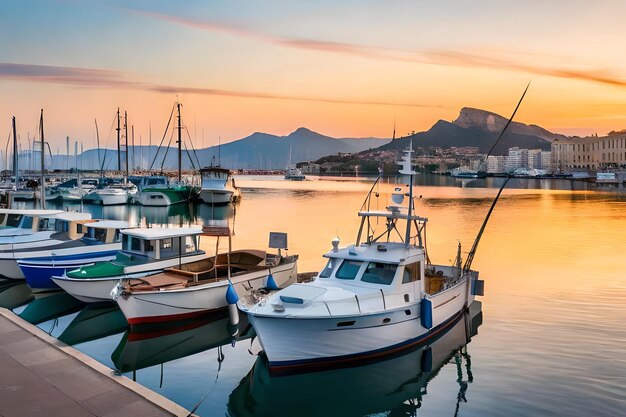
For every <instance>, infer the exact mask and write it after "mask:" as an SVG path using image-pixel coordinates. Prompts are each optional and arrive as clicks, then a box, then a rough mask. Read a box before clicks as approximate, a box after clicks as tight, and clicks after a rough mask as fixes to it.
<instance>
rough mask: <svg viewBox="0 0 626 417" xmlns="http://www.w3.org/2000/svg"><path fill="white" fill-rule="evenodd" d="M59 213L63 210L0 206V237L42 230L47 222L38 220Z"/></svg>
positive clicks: (28, 233)
mask: <svg viewBox="0 0 626 417" xmlns="http://www.w3.org/2000/svg"><path fill="white" fill-rule="evenodd" d="M59 213H63V211H62V210H40V209H10V208H7V209H4V208H0V237H2V236H4V237H6V236H20V235H30V234H33V233H35V232H38V231H42V230H43V229H42V228H43V227H45V226H46V225H47V223H46V222H40V221H39V219H40V218H45V217H50V216H54V215H56V214H59ZM0 241H1V240H0Z"/></svg>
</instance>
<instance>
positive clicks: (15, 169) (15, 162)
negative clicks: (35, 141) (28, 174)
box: [12, 116, 20, 190]
mask: <svg viewBox="0 0 626 417" xmlns="http://www.w3.org/2000/svg"><path fill="white" fill-rule="evenodd" d="M12 125H13V176H14V177H15V189H16V190H17V186H18V183H19V176H20V170H19V160H18V156H19V155H18V153H17V133H16V131H17V128H16V127H15V116H13V119H12Z"/></svg>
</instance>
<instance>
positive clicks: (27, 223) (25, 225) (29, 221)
mask: <svg viewBox="0 0 626 417" xmlns="http://www.w3.org/2000/svg"><path fill="white" fill-rule="evenodd" d="M20 227H21V228H22V229H31V228H32V227H33V218H32V217H30V216H26V217H24V220H23V221H22V225H21V226H20Z"/></svg>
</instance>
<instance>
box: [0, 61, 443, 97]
mask: <svg viewBox="0 0 626 417" xmlns="http://www.w3.org/2000/svg"><path fill="white" fill-rule="evenodd" d="M3 79H5V80H15V81H34V82H44V83H51V84H62V85H69V86H76V87H102V88H132V89H136V90H144V91H152V92H157V93H165V94H177V93H189V94H199V95H209V96H228V97H241V98H257V99H272V100H295V101H312V102H322V103H334V104H357V105H373V106H402V107H440V106H434V105H426V104H420V103H403V102H387V101H367V100H349V99H335V98H325V97H306V96H290V95H281V94H272V93H262V92H254V91H236V90H221V89H214V88H202V87H185V86H171V85H163V84H151V83H145V82H140V81H136V80H135V79H134V78H133V77H131V76H130V75H129V74H126V73H124V72H121V71H114V70H107V69H99V68H77V67H63V66H51V65H31V64H16V63H2V62H0V80H3Z"/></svg>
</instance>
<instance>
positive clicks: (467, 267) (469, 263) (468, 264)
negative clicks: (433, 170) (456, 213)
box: [463, 82, 530, 272]
mask: <svg viewBox="0 0 626 417" xmlns="http://www.w3.org/2000/svg"><path fill="white" fill-rule="evenodd" d="M528 87H530V82H529V83H528V85H526V88H525V89H524V92H523V93H522V97H520V99H519V101H518V102H517V106H515V110H513V114H512V115H511V117H510V118H509V121H508V122H507V123H506V125H504V128H503V129H502V132H500V136H498V139H496V141H495V142H494V144H493V145H492V146H491V149H489V152H487V155H486V156H485V160H487V157H488V156H489V154H491V152H492V151H493V149H494V148H495V147H496V145H497V144H498V142H500V139H502V137H503V136H504V133H505V132H506V129H507V128H508V127H509V125H510V124H511V122H512V121H513V118H514V117H515V113H517V109H519V106H520V105H521V104H522V101H523V100H524V97H525V96H526V92H527V91H528ZM511 178H512V177H511V176H510V175H509V176H508V177H507V178H506V180H505V181H504V183H503V184H502V186H501V187H500V189H499V190H498V194H496V198H494V199H493V202H492V203H491V207H489V211H488V212H487V216H486V217H485V220H484V221H483V224H482V226H481V227H480V230H479V231H478V235H476V239H475V240H474V244H473V245H472V249H471V250H470V251H469V253H468V254H467V259H466V260H465V265H464V266H463V271H464V272H468V271H469V270H470V269H471V267H472V262H473V261H474V255H476V250H477V249H478V244H479V243H480V238H481V237H482V236H483V232H484V231H485V227H487V223H488V222H489V218H490V217H491V213H492V212H493V209H494V208H495V207H496V203H497V202H498V199H499V198H500V195H501V194H502V191H504V187H506V185H507V183H508V182H509V180H510V179H511Z"/></svg>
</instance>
